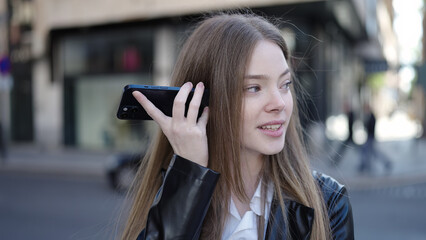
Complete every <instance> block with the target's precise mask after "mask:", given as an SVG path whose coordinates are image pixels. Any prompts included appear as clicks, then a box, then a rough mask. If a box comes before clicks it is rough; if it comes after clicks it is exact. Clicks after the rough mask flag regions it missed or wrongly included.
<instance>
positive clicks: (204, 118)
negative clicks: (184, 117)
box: [198, 107, 209, 127]
mask: <svg viewBox="0 0 426 240" xmlns="http://www.w3.org/2000/svg"><path fill="white" fill-rule="evenodd" d="M208 120H209V107H205V108H204V109H203V114H201V117H200V118H199V119H198V124H200V125H201V126H203V127H206V126H207V121H208Z"/></svg>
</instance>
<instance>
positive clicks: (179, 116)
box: [172, 82, 192, 121]
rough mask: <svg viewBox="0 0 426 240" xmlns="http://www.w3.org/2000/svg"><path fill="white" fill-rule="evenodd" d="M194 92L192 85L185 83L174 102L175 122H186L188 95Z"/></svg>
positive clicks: (173, 114)
mask: <svg viewBox="0 0 426 240" xmlns="http://www.w3.org/2000/svg"><path fill="white" fill-rule="evenodd" d="M191 90H192V83H191V82H187V83H185V84H184V85H183V86H182V87H181V88H180V90H179V92H178V94H177V95H176V97H175V100H174V102H173V111H172V117H173V119H174V120H178V121H184V120H185V103H186V100H187V99H188V95H189V93H190V92H191Z"/></svg>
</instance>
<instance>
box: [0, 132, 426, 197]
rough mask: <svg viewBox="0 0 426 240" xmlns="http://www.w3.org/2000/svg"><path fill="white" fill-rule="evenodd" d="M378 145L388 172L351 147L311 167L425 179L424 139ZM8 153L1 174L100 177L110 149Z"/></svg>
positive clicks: (343, 176) (364, 184)
mask: <svg viewBox="0 0 426 240" xmlns="http://www.w3.org/2000/svg"><path fill="white" fill-rule="evenodd" d="M377 147H378V148H379V149H380V150H381V151H382V152H383V153H385V154H386V155H387V156H388V157H389V158H390V159H391V160H392V163H393V168H392V170H391V172H389V173H387V172H386V171H385V170H384V168H383V166H381V165H380V164H378V163H376V164H373V169H374V171H373V172H372V173H369V174H362V175H361V174H359V173H358V172H357V169H358V166H359V163H360V159H359V153H358V149H354V148H352V149H348V150H347V151H346V153H345V155H344V157H343V159H342V161H341V162H340V164H339V165H338V166H337V167H336V166H333V165H332V164H330V161H329V160H328V158H327V156H328V155H332V151H333V150H325V151H328V152H327V153H325V154H324V155H323V156H319V157H313V159H312V161H311V164H312V167H313V168H314V169H316V170H318V171H321V172H323V173H325V174H328V175H330V176H332V177H334V178H336V179H337V180H338V181H339V182H341V183H343V184H345V185H347V186H348V188H351V189H374V188H380V187H386V186H395V185H401V184H410V183H416V182H426V140H419V141H418V142H415V141H414V140H407V141H395V142H378V143H377ZM334 148H335V146H334ZM8 155H9V156H8V159H6V162H0V174H1V173H2V172H11V171H12V172H38V173H42V174H60V175H71V176H75V175H77V176H82V175H85V176H97V177H100V176H104V175H105V171H106V166H107V162H108V160H109V159H110V158H111V156H112V153H109V152H106V151H105V152H96V151H87V150H81V149H68V148H60V149H46V150H43V149H41V148H38V147H36V146H34V145H13V146H10V148H9V154H8Z"/></svg>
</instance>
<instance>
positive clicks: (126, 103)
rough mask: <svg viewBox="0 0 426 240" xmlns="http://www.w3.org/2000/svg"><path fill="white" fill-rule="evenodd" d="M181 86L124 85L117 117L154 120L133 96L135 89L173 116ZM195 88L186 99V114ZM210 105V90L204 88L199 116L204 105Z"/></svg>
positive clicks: (166, 113)
mask: <svg viewBox="0 0 426 240" xmlns="http://www.w3.org/2000/svg"><path fill="white" fill-rule="evenodd" d="M179 90H180V87H166V86H151V85H127V86H125V87H124V90H123V95H122V97H121V101H120V106H119V107H118V111H117V117H118V118H119V119H123V120H152V118H151V117H150V116H149V115H148V113H147V112H146V111H145V109H144V108H143V107H142V106H141V105H140V104H139V102H138V101H137V100H136V99H135V98H134V97H133V95H132V92H133V91H140V92H141V93H142V94H144V95H145V96H146V97H147V98H148V99H149V100H150V101H151V102H152V103H153V104H154V105H155V106H156V107H157V108H158V109H160V110H161V111H162V112H163V113H164V114H165V115H167V116H169V117H171V116H172V109H173V101H174V99H175V97H176V94H177V93H178V92H179ZM194 90H195V88H194V89H192V91H191V92H190V93H189V95H188V99H187V101H186V108H185V116H186V114H187V112H188V107H189V103H190V102H191V99H192V96H193V95H194ZM208 105H209V92H208V90H207V89H206V90H204V94H203V97H202V100H201V105H200V109H199V111H198V117H200V116H201V114H202V113H203V109H204V107H206V106H208Z"/></svg>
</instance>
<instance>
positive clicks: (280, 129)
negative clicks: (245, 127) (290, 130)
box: [258, 123, 284, 137]
mask: <svg viewBox="0 0 426 240" xmlns="http://www.w3.org/2000/svg"><path fill="white" fill-rule="evenodd" d="M283 125H284V123H271V124H265V125H262V126H259V127H258V129H259V130H260V131H261V132H262V133H263V134H265V135H267V136H269V137H281V136H282V135H283V134H284V126H283Z"/></svg>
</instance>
